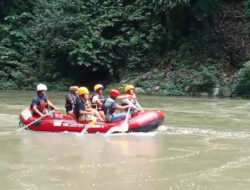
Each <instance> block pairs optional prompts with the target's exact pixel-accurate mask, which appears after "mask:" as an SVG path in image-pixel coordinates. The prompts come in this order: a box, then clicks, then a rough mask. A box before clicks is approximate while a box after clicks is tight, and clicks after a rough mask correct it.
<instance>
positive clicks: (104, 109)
mask: <svg viewBox="0 0 250 190" xmlns="http://www.w3.org/2000/svg"><path fill="white" fill-rule="evenodd" d="M107 99H108V98H107ZM107 99H104V101H103V104H102V110H103V112H104V114H105V115H106V116H107V115H112V114H113V113H114V112H115V109H114V108H111V109H110V110H109V109H108V108H109V107H106V106H105V104H106V102H107Z"/></svg>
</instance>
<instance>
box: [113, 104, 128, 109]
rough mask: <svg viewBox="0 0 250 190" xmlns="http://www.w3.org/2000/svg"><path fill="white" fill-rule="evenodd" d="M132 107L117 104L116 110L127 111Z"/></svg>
mask: <svg viewBox="0 0 250 190" xmlns="http://www.w3.org/2000/svg"><path fill="white" fill-rule="evenodd" d="M130 107H132V106H131V105H126V106H120V105H118V104H116V105H115V106H114V108H115V109H117V110H125V109H128V108H130Z"/></svg>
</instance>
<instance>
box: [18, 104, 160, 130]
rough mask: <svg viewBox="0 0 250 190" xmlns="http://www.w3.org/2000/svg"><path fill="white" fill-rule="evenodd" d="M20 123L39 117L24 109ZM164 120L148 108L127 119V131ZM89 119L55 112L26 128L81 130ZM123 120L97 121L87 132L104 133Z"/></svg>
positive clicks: (27, 122)
mask: <svg viewBox="0 0 250 190" xmlns="http://www.w3.org/2000/svg"><path fill="white" fill-rule="evenodd" d="M19 117H20V123H22V124H23V125H28V124H30V123H32V122H34V121H35V120H36V119H38V118H39V117H35V116H33V115H32V111H31V110H30V109H25V110H23V111H22V112H21V114H20V116H19ZM163 121H164V114H163V113H162V112H161V111H159V110H149V111H144V112H141V113H139V114H138V115H137V116H135V117H132V118H130V119H129V120H128V125H129V129H128V132H149V131H153V130H154V129H156V128H157V127H158V126H159V125H160V124H161V123H162V122H163ZM90 122H91V121H85V122H79V121H76V120H75V119H74V118H72V116H70V115H65V114H61V113H59V112H55V114H54V117H53V118H51V116H47V117H45V118H43V119H41V120H38V121H37V122H35V123H33V124H32V125H30V126H29V127H28V128H29V129H30V130H33V131H51V132H63V131H69V132H81V131H82V130H83V129H84V128H85V127H88V124H89V123H90ZM123 122H124V120H120V121H115V122H107V121H97V122H96V124H95V125H94V126H91V127H89V128H88V130H87V132H88V133H98V132H99V133H105V132H107V131H108V130H109V129H110V128H112V127H115V126H119V125H121V124H122V123H123Z"/></svg>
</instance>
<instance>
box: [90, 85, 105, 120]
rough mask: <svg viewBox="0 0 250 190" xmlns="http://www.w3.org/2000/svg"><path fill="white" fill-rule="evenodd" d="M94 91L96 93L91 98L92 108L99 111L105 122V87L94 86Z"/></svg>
mask: <svg viewBox="0 0 250 190" xmlns="http://www.w3.org/2000/svg"><path fill="white" fill-rule="evenodd" d="M94 91H95V94H94V95H93V96H92V97H91V104H92V108H94V109H97V110H98V111H99V114H100V115H101V117H102V118H103V119H104V120H105V115H104V112H103V110H102V104H103V102H104V100H105V98H104V96H103V85H102V84H96V85H95V86H94Z"/></svg>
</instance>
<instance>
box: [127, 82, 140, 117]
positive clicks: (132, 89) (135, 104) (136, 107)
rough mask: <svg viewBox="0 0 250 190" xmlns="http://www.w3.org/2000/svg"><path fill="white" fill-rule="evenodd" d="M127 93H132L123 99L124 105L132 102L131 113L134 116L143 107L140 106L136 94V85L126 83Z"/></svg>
mask: <svg viewBox="0 0 250 190" xmlns="http://www.w3.org/2000/svg"><path fill="white" fill-rule="evenodd" d="M124 90H125V93H126V95H130V97H128V98H126V99H123V100H122V105H130V104H132V105H133V107H132V108H131V114H132V115H133V116H135V115H137V113H138V112H140V111H141V110H143V109H142V107H141V106H140V104H139V103H138V101H137V97H136V95H135V87H134V86H133V85H126V86H125V88H124Z"/></svg>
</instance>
